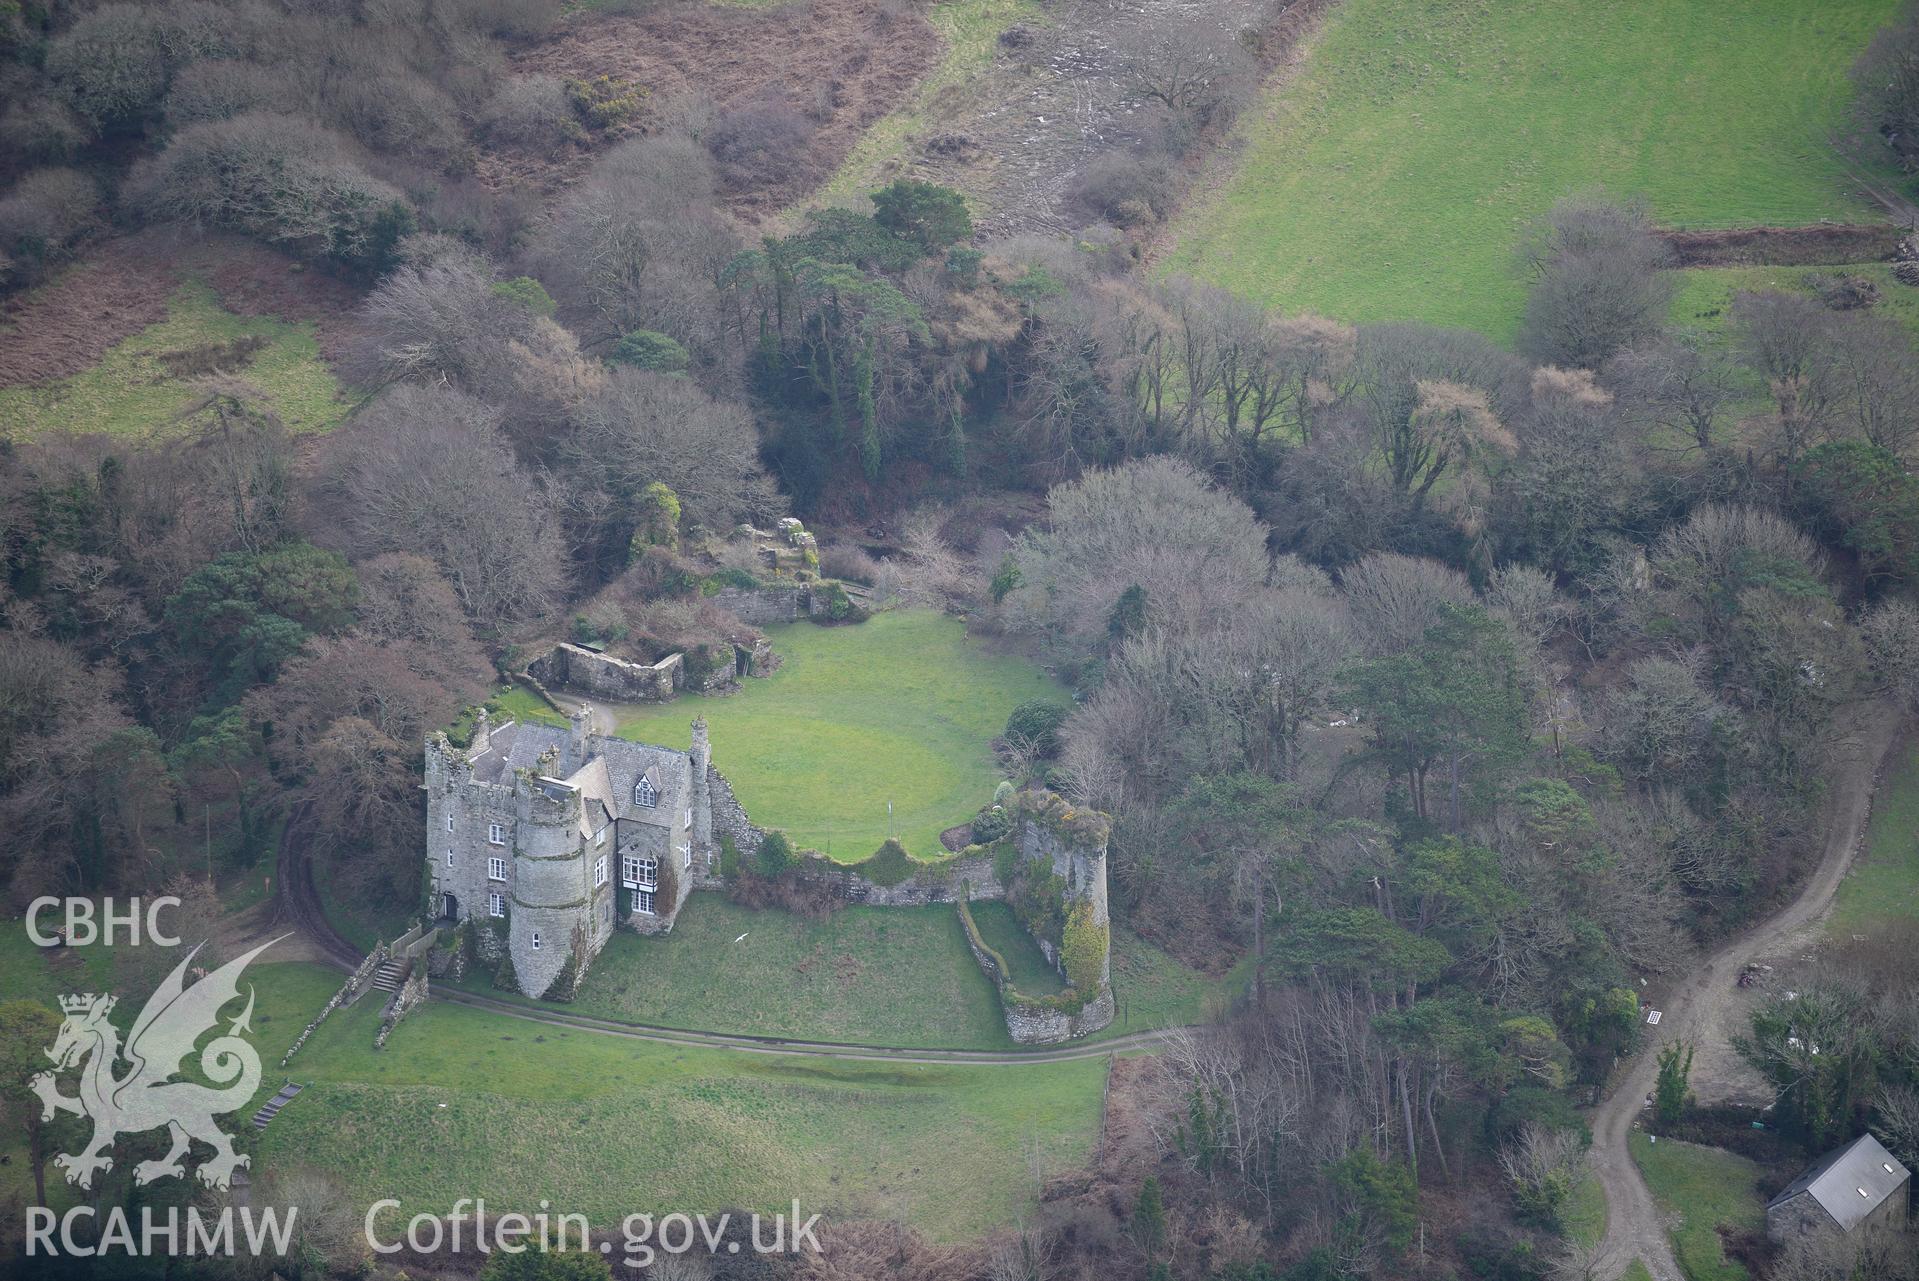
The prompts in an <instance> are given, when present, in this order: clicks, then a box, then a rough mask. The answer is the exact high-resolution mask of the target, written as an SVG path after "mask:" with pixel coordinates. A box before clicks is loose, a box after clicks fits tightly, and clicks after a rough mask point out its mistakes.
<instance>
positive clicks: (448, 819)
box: [446, 814, 453, 832]
mask: <svg viewBox="0 0 1919 1281" xmlns="http://www.w3.org/2000/svg"><path fill="white" fill-rule="evenodd" d="M446 830H447V831H449V832H450V831H452V830H453V816H452V815H451V814H448V815H447V816H446Z"/></svg>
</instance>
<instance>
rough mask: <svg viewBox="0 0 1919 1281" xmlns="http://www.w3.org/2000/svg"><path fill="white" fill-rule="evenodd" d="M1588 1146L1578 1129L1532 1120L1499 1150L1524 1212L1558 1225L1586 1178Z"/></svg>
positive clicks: (1542, 1221) (1539, 1220)
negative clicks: (1549, 1125) (1545, 1124)
mask: <svg viewBox="0 0 1919 1281" xmlns="http://www.w3.org/2000/svg"><path fill="white" fill-rule="evenodd" d="M1586 1166H1587V1162H1586V1147H1585V1143H1584V1141H1583V1140H1582V1139H1581V1137H1580V1135H1579V1133H1578V1132H1577V1131H1574V1130H1554V1129H1548V1128H1547V1127H1546V1126H1543V1125H1540V1124H1539V1123H1538V1122H1537V1121H1528V1122H1526V1123H1525V1125H1523V1126H1521V1127H1520V1129H1519V1133H1518V1134H1516V1135H1514V1136H1513V1138H1512V1139H1511V1140H1510V1141H1509V1142H1508V1143H1507V1144H1506V1146H1504V1147H1502V1148H1501V1149H1500V1150H1499V1168H1500V1170H1501V1171H1502V1172H1503V1173H1504V1174H1505V1176H1506V1182H1507V1183H1509V1184H1511V1185H1512V1190H1513V1198H1514V1200H1516V1201H1517V1202H1518V1203H1519V1208H1520V1211H1521V1213H1523V1214H1525V1215H1526V1216H1527V1217H1528V1218H1531V1219H1533V1220H1535V1221H1537V1222H1541V1223H1548V1224H1550V1223H1555V1222H1557V1221H1558V1218H1559V1213H1560V1211H1561V1210H1562V1209H1563V1208H1564V1207H1565V1204H1566V1202H1567V1200H1568V1199H1570V1198H1571V1196H1572V1194H1573V1193H1574V1192H1575V1191H1577V1190H1578V1187H1579V1183H1580V1180H1582V1179H1583V1178H1584V1177H1585V1175H1586Z"/></svg>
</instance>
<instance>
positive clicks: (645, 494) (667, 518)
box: [633, 480, 680, 547]
mask: <svg viewBox="0 0 1919 1281" xmlns="http://www.w3.org/2000/svg"><path fill="white" fill-rule="evenodd" d="M638 505H639V519H638V522H637V525H638V527H637V528H636V529H635V530H634V531H633V539H634V541H635V542H636V543H638V544H641V545H644V546H652V547H677V546H679V542H680V498H679V495H678V494H675V493H674V492H673V489H672V487H671V486H669V485H666V484H664V483H663V482H661V481H657V480H656V481H654V482H653V483H652V484H650V485H648V486H647V487H646V488H645V489H643V490H641V491H640V498H639V504H638Z"/></svg>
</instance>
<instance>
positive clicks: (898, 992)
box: [467, 893, 1012, 1049]
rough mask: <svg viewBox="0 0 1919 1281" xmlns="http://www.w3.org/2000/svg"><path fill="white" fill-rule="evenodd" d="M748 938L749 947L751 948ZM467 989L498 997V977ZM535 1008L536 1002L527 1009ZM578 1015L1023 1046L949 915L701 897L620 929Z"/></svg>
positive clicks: (942, 909) (857, 1038)
mask: <svg viewBox="0 0 1919 1281" xmlns="http://www.w3.org/2000/svg"><path fill="white" fill-rule="evenodd" d="M742 935H744V937H741V936H742ZM467 986H469V987H471V988H472V989H473V990H474V991H476V992H481V993H484V994H485V995H488V996H492V997H496V998H504V999H520V1000H524V998H515V997H512V996H511V995H510V994H507V993H501V992H498V991H495V990H494V988H493V986H492V981H491V976H489V975H486V974H475V975H471V976H469V982H468V984H467ZM526 1003H527V1004H535V1002H531V1001H527V1002H526ZM562 1008H566V1009H570V1010H572V1011H575V1012H577V1013H580V1014H591V1015H595V1016H597V1017H600V1018H609V1019H621V1020H625V1021H629V1022H634V1023H653V1024H657V1025H659V1026H662V1027H677V1028H686V1029H688V1030H690V1031H698V1032H734V1033H746V1034H749V1035H754V1036H781V1037H791V1038H793V1039H796V1040H807V1041H845V1042H853V1043H859V1044H866V1045H905V1046H914V1047H921V1048H946V1049H1004V1048H1008V1047H1010V1046H1011V1045H1012V1042H1011V1040H1010V1039H1009V1038H1008V1037H1007V1035H1006V1024H1005V1021H1004V1020H1003V1019H1002V1018H1001V1016H1000V1009H999V997H998V996H997V995H996V994H995V993H994V991H993V988H992V985H991V984H989V983H988V982H987V981H986V976H985V975H984V974H982V973H980V969H979V965H978V963H977V962H975V961H974V960H973V953H972V951H971V950H970V949H969V948H968V947H967V946H966V936H965V934H964V932H963V931H962V930H961V928H960V923H959V917H958V916H957V915H956V914H955V913H954V911H953V909H952V908H951V907H946V906H937V907H924V908H898V907H847V908H843V909H841V910H840V911H837V912H834V913H833V914H832V915H830V916H828V917H826V918H824V919H822V920H818V921H809V920H806V919H804V918H802V917H798V916H793V915H791V914H789V913H786V912H781V911H765V912H754V911H749V910H748V909H746V908H743V907H738V906H736V905H735V904H733V903H730V902H728V901H727V900H726V899H725V897H723V896H722V895H719V894H712V893H702V894H695V895H694V896H693V898H692V900H691V901H689V902H688V903H687V905H686V907H685V908H684V909H682V910H681V912H680V915H679V920H678V921H677V923H675V925H674V926H673V932H672V933H671V934H664V935H655V936H652V937H641V936H640V935H637V934H634V933H633V932H632V931H630V930H619V931H616V932H615V934H614V936H613V939H612V941H611V942H609V943H608V944H607V946H606V950H605V951H603V952H601V953H600V956H599V959H598V960H596V961H594V963H593V968H592V970H591V972H590V973H589V974H588V975H587V980H586V984H585V986H584V987H583V988H582V990H581V992H580V995H579V998H578V999H577V1000H575V1001H574V1002H573V1003H572V1004H571V1005H568V1006H565V1007H562Z"/></svg>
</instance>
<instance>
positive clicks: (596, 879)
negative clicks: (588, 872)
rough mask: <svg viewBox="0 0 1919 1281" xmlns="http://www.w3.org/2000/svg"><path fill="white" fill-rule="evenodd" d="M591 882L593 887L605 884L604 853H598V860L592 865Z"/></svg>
mask: <svg viewBox="0 0 1919 1281" xmlns="http://www.w3.org/2000/svg"><path fill="white" fill-rule="evenodd" d="M593 884H594V886H595V887H598V886H601V885H604V884H606V855H604V854H602V855H600V860H599V862H597V863H595V864H594V865H593Z"/></svg>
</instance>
